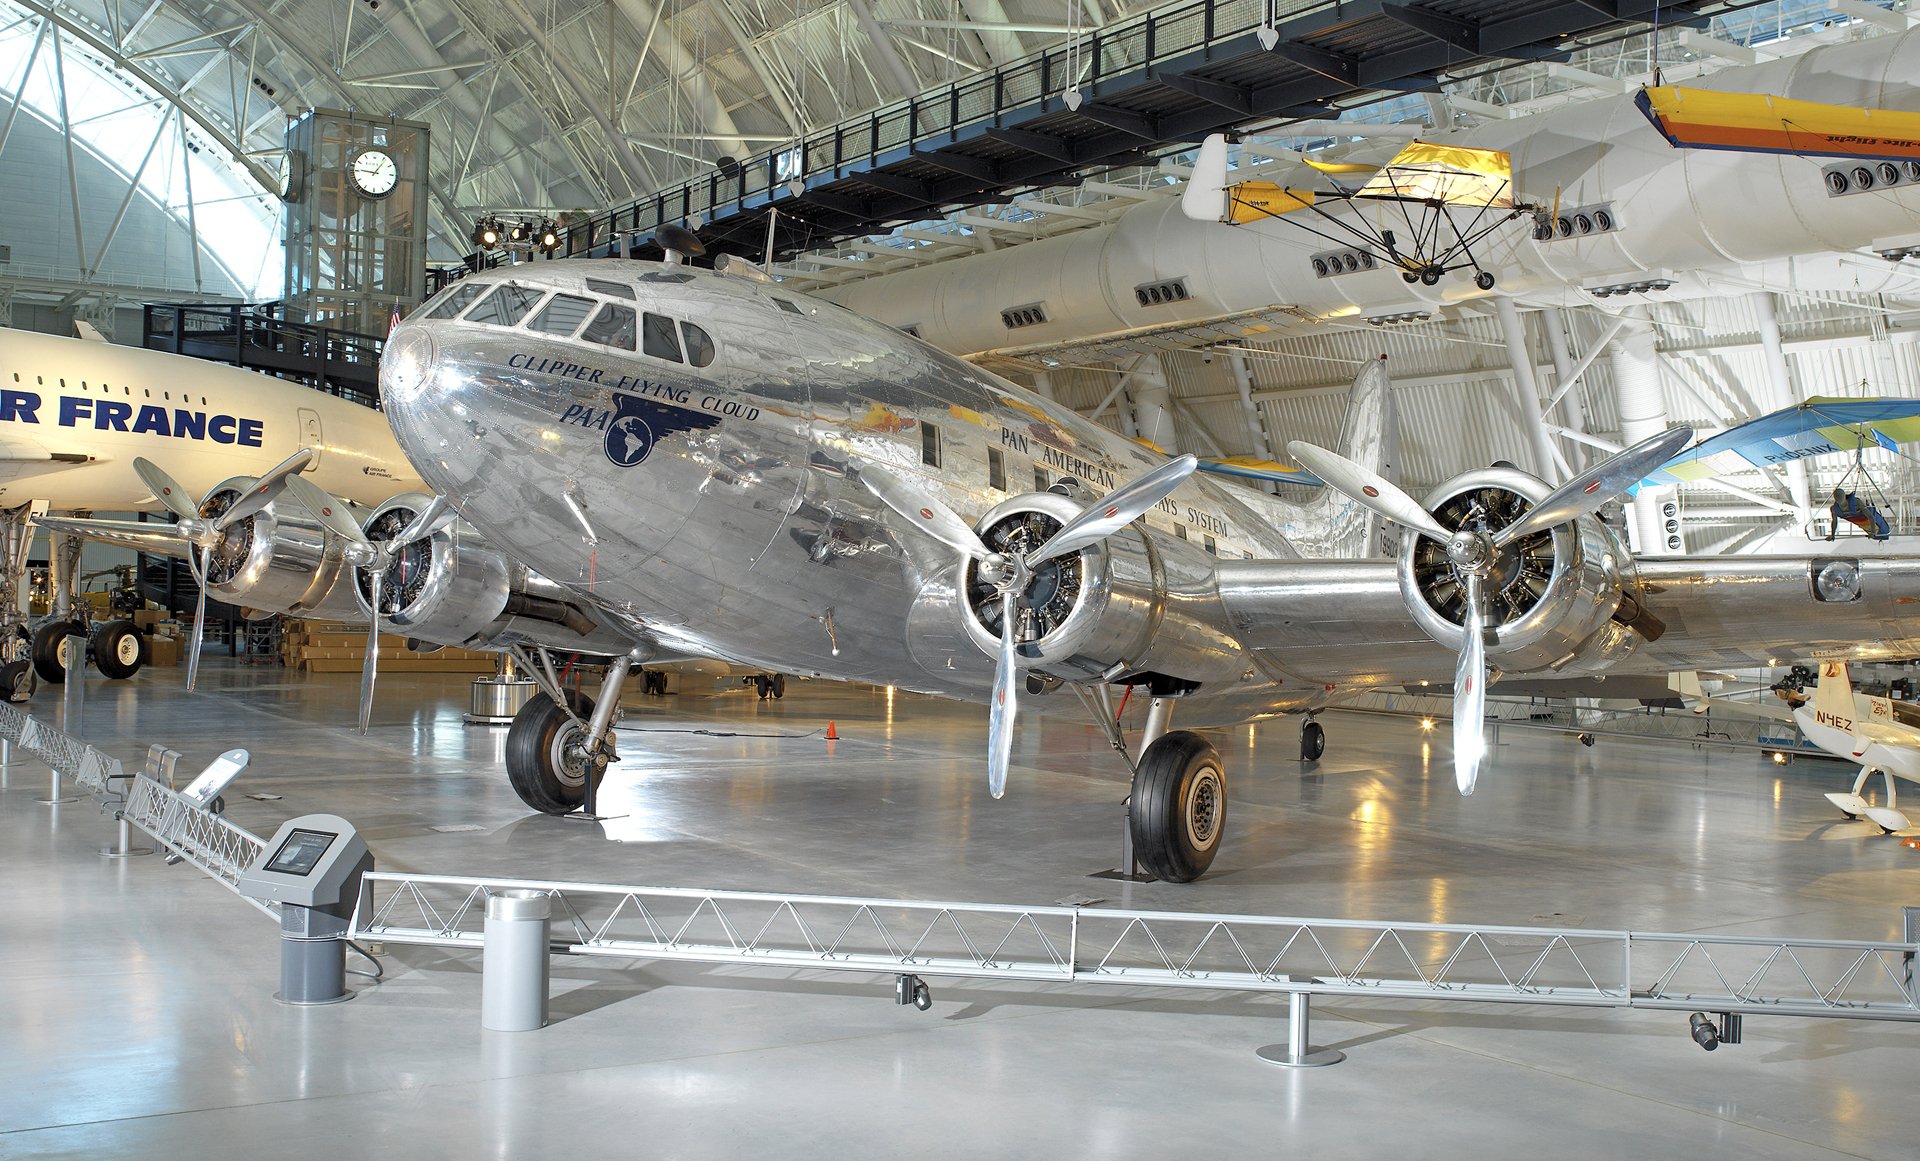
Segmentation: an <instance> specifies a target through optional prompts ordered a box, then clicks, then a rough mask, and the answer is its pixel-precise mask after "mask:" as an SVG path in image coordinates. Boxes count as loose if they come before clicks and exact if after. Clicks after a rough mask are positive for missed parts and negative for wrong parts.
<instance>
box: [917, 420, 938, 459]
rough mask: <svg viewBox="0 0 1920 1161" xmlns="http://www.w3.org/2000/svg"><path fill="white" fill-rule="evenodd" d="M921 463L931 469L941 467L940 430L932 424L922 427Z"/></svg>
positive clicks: (925, 424) (924, 424)
mask: <svg viewBox="0 0 1920 1161" xmlns="http://www.w3.org/2000/svg"><path fill="white" fill-rule="evenodd" d="M920 462H921V463H923V464H925V465H927V466H928V467H930V468H937V467H939V466H940V429H939V428H937V427H935V426H934V425H933V424H931V423H924V422H923V423H922V424H921V425H920Z"/></svg>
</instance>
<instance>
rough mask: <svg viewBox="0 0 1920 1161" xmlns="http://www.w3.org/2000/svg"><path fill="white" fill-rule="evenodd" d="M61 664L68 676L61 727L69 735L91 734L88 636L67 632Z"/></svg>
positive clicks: (64, 691) (63, 691)
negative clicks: (88, 723) (88, 706)
mask: <svg viewBox="0 0 1920 1161" xmlns="http://www.w3.org/2000/svg"><path fill="white" fill-rule="evenodd" d="M60 664H61V666H62V667H63V668H65V669H66V671H67V680H66V682H65V684H64V687H63V688H62V690H61V692H60V706H61V710H60V729H61V730H62V731H63V732H65V734H66V735H67V736H68V737H69V738H85V737H86V736H87V722H86V717H87V639H86V638H85V637H82V636H80V634H78V633H69V634H67V639H66V640H65V641H63V642H61V645H60Z"/></svg>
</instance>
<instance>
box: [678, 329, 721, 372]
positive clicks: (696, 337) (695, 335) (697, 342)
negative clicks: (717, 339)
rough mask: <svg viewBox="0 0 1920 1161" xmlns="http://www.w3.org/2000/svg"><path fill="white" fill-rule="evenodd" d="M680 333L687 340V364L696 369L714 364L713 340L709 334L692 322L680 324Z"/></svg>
mask: <svg viewBox="0 0 1920 1161" xmlns="http://www.w3.org/2000/svg"><path fill="white" fill-rule="evenodd" d="M680 333H681V334H682V335H685V336H686V339H687V362H689V363H692V364H693V365H694V366H696V367H704V366H706V365H707V364H709V363H711V362H713V339H712V338H710V337H709V336H708V335H707V332H705V331H703V330H701V329H700V328H699V327H697V326H694V325H693V324H692V323H690V322H683V323H681V324H680Z"/></svg>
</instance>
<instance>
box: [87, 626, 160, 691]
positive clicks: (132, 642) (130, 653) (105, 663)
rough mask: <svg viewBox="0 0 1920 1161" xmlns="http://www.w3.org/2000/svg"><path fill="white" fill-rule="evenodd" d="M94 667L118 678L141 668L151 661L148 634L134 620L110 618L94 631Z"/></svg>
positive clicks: (129, 674)
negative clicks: (148, 659)
mask: <svg viewBox="0 0 1920 1161" xmlns="http://www.w3.org/2000/svg"><path fill="white" fill-rule="evenodd" d="M90 650H91V652H92V653H93V664H94V667H95V668H97V669H99V670H100V672H101V673H103V674H105V675H106V676H107V677H110V678H112V679H113V680H115V681H124V680H126V679H127V678H129V677H132V676H133V675H134V674H136V673H138V672H140V668H141V666H143V665H145V664H146V663H147V658H148V651H147V637H146V634H144V633H142V632H141V631H140V630H139V629H137V628H135V627H134V624H133V622H132V621H108V622H107V623H106V624H104V625H102V626H100V627H99V628H98V629H95V630H94V631H93V643H92V645H91V646H90Z"/></svg>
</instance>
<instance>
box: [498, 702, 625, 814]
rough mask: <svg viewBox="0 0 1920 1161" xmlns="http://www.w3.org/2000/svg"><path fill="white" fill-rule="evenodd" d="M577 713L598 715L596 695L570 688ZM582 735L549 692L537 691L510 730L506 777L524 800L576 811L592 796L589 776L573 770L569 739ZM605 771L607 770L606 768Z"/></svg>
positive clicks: (548, 809) (545, 809) (552, 810)
mask: <svg viewBox="0 0 1920 1161" xmlns="http://www.w3.org/2000/svg"><path fill="white" fill-rule="evenodd" d="M567 699H568V700H569V701H570V702H572V703H573V709H574V712H575V713H576V714H578V715H580V716H581V717H583V718H584V717H587V716H588V715H590V714H592V713H593V699H592V698H590V697H587V696H586V695H585V694H582V693H579V692H577V691H574V690H569V691H567ZM580 733H581V727H580V726H579V724H578V723H576V722H575V721H574V719H573V718H572V717H570V716H568V715H567V713H566V712H565V711H563V710H561V708H560V707H559V706H557V705H555V704H553V699H552V698H550V697H548V696H547V695H546V694H544V693H536V694H534V695H533V696H532V697H530V698H528V699H527V704H526V705H524V706H521V707H520V712H519V713H517V714H515V715H514V716H513V725H511V726H509V727H508V728H507V781H508V782H509V783H510V784H511V785H512V786H513V792H514V793H515V794H517V795H519V796H520V801H522V802H524V803H526V804H527V805H528V806H529V807H531V808H533V809H534V810H537V811H539V812H540V813H542V814H571V813H572V812H573V811H575V810H578V809H579V808H580V806H581V804H582V803H584V802H586V800H587V781H586V777H585V776H584V775H583V774H580V773H577V772H576V773H573V774H571V775H569V774H568V772H567V768H566V763H565V760H564V755H565V752H566V748H567V743H568V742H569V740H571V739H572V738H575V737H577V736H578V735H579V734H580ZM602 773H604V771H602Z"/></svg>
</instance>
